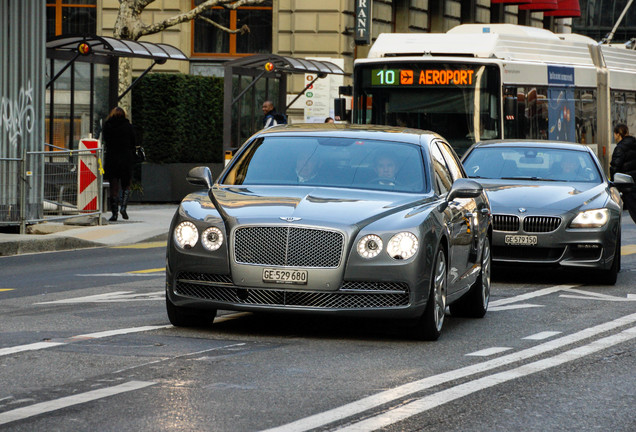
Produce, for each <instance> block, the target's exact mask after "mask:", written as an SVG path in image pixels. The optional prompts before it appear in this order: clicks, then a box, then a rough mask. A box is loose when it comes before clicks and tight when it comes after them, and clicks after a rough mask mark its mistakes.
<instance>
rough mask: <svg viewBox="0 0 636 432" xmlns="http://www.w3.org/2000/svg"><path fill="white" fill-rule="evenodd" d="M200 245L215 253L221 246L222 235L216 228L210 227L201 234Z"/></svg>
mask: <svg viewBox="0 0 636 432" xmlns="http://www.w3.org/2000/svg"><path fill="white" fill-rule="evenodd" d="M201 243H202V244H203V247H204V248H206V249H207V250H209V251H215V250H217V249H218V248H220V247H221V245H222V244H223V233H222V232H221V230H220V229H218V228H217V227H210V228H208V229H206V230H205V231H203V234H201Z"/></svg>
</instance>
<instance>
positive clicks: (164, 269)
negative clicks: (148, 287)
mask: <svg viewBox="0 0 636 432" xmlns="http://www.w3.org/2000/svg"><path fill="white" fill-rule="evenodd" d="M165 271H166V268H165V267H160V268H154V269H147V270H133V271H130V272H128V273H132V274H144V273H160V272H165Z"/></svg>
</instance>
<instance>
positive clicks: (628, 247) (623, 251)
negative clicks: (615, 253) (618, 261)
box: [621, 245, 636, 255]
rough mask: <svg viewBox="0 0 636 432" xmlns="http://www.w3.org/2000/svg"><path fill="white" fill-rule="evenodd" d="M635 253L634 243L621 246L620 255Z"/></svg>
mask: <svg viewBox="0 0 636 432" xmlns="http://www.w3.org/2000/svg"><path fill="white" fill-rule="evenodd" d="M634 253H636V245H625V246H621V255H631V254H634Z"/></svg>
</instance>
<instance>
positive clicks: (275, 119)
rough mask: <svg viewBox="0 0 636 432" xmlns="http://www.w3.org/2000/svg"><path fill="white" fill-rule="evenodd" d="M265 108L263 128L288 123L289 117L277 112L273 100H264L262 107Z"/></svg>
mask: <svg viewBox="0 0 636 432" xmlns="http://www.w3.org/2000/svg"><path fill="white" fill-rule="evenodd" d="M261 108H262V110H263V115H264V117H263V128H268V127H272V126H276V125H279V124H287V119H286V118H285V116H284V115H283V114H280V113H277V112H276V108H274V104H273V103H272V101H268V100H267V101H265V102H263V106H262V107H261Z"/></svg>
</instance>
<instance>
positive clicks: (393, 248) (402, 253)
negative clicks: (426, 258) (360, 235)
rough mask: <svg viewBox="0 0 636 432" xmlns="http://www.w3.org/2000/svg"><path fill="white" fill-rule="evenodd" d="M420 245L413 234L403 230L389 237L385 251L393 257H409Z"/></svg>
mask: <svg viewBox="0 0 636 432" xmlns="http://www.w3.org/2000/svg"><path fill="white" fill-rule="evenodd" d="M419 246H420V242H419V241H418V240H417V237H416V236H415V234H413V233H411V232H408V231H404V232H401V233H398V234H396V235H394V236H393V237H391V240H389V244H388V246H387V247H386V252H387V253H388V254H389V256H390V257H391V258H394V259H409V258H411V257H412V256H413V255H415V252H417V249H418V248H419Z"/></svg>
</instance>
